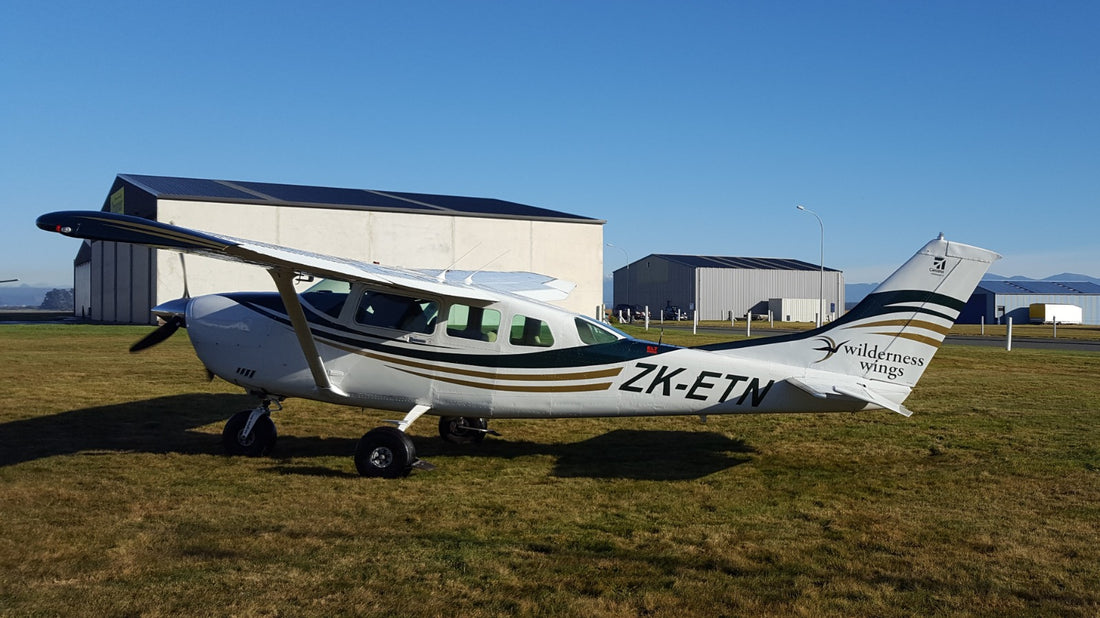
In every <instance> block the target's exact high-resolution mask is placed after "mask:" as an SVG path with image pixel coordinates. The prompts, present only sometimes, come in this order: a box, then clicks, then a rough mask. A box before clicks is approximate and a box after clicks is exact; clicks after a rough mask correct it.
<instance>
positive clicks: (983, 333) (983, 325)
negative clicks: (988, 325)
mask: <svg viewBox="0 0 1100 618" xmlns="http://www.w3.org/2000/svg"><path fill="white" fill-rule="evenodd" d="M982 337H985V316H984V315H983V316H982Z"/></svg>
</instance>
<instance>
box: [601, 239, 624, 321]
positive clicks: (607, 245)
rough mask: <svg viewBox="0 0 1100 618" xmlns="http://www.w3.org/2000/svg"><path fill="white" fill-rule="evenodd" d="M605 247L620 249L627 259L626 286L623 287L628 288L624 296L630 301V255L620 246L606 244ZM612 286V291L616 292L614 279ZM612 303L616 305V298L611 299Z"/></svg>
mask: <svg viewBox="0 0 1100 618" xmlns="http://www.w3.org/2000/svg"><path fill="white" fill-rule="evenodd" d="M604 246H605V247H611V248H612V249H618V250H619V251H622V252H623V257H625V258H626V285H625V286H623V287H625V288H626V290H625V291H624V293H623V295H624V296H626V299H627V300H628V301H629V298H630V254H628V253H627V252H626V249H623V248H622V247H620V246H619V245H613V244H611V243H609V242H605V243H604ZM611 274H612V275H614V274H615V273H614V271H612V273H611ZM611 285H612V290H614V285H615V284H614V278H612V284H611ZM611 303H612V304H613V305H614V304H615V298H614V296H612V298H611Z"/></svg>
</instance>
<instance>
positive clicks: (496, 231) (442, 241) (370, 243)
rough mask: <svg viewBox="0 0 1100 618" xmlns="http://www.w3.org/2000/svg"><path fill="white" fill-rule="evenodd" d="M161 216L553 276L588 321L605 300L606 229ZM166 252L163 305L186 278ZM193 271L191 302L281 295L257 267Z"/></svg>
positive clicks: (434, 262) (369, 257) (208, 208)
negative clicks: (217, 295)
mask: <svg viewBox="0 0 1100 618" xmlns="http://www.w3.org/2000/svg"><path fill="white" fill-rule="evenodd" d="M157 211H158V214H157V218H158V220H160V221H162V222H166V223H173V224H175V225H180V226H183V227H189V228H193V229H197V230H203V231H208V232H215V233H218V234H225V235H229V236H236V237H239V238H247V239H249V240H256V241H260V242H268V243H273V244H279V245H284V246H287V247H293V248H295V249H301V250H304V251H313V252H316V253H324V254H328V255H334V256H339V257H344V258H350V259H355V260H362V261H366V262H379V263H381V264H384V265H393V266H404V267H409V268H447V267H452V268H454V269H469V270H478V269H483V270H526V271H534V272H539V273H542V274H546V275H552V276H555V277H558V278H561V279H567V280H570V281H573V282H575V283H577V288H576V289H575V290H574V291H573V293H572V294H570V296H569V298H568V299H566V300H564V301H561V302H559V303H557V304H558V305H560V306H562V307H565V308H567V309H570V310H573V311H576V312H578V313H584V314H586V315H591V314H592V313H593V311H594V310H595V307H596V306H597V305H599V304H600V301H601V296H602V289H601V280H600V278H601V273H602V271H603V226H602V225H600V224H582V223H564V222H546V221H522V220H512V219H491V218H482V217H453V216H444V215H435V214H411V213H391V212H369V211H350V210H337V209H324V208H300V207H289V206H260V205H252V204H223V203H216V202H184V201H176V200H160V201H159V202H158V208H157ZM158 253H159V256H158V258H157V301H156V302H158V303H160V302H164V301H167V300H171V299H173V298H179V297H180V296H181V295H182V293H183V277H182V272H181V266H180V259H179V257H178V256H177V255H176V254H175V253H173V252H169V251H159V252H158ZM186 268H187V281H188V288H189V291H190V292H191V295H192V296H197V295H200V294H209V293H213V292H225V291H234V290H274V289H275V288H274V284H273V283H272V281H271V277H270V276H268V274H267V272H266V271H264V270H263V269H262V268H258V267H255V266H249V265H245V264H233V263H227V262H224V261H220V260H214V259H211V258H202V257H199V256H193V255H189V256H186ZM302 287H305V286H302Z"/></svg>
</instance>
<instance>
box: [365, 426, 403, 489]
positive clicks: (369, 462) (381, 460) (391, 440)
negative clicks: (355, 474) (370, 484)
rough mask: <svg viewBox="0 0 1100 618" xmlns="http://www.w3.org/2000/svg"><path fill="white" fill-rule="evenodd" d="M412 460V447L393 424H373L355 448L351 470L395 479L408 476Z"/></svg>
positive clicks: (366, 474)
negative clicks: (391, 425) (385, 425)
mask: <svg viewBox="0 0 1100 618" xmlns="http://www.w3.org/2000/svg"><path fill="white" fill-rule="evenodd" d="M415 461H416V447H414V446H413V443H412V439H411V438H409V436H407V435H405V432H403V431H401V430H400V429H398V428H396V427H376V428H374V429H372V430H370V431H368V432H367V433H365V434H363V437H362V438H360V439H359V444H358V446H356V447H355V469H356V470H358V471H359V474H360V475H362V476H371V477H381V478H387V479H396V478H401V477H403V476H408V475H409V472H411V471H412V465H413V462H415Z"/></svg>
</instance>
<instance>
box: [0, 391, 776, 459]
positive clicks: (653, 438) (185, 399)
mask: <svg viewBox="0 0 1100 618" xmlns="http://www.w3.org/2000/svg"><path fill="white" fill-rule="evenodd" d="M254 404H255V400H254V399H253V398H251V397H249V396H246V395H225V394H217V395H211V394H188V395H176V396H172V397H161V398H157V399H148V400H144V401H135V402H131V403H124V404H118V405H111V406H101V407H95V408H85V409H81V410H72V411H69V412H62V413H60V414H55V415H52V416H42V417H37V418H31V419H26V420H19V421H12V422H10V423H4V424H0V466H10V465H14V464H18V463H22V462H26V461H32V460H36V459H41V458H46V457H53V456H57V455H70V454H74V453H79V452H84V451H118V452H137V453H179V454H206V455H217V454H221V453H222V452H223V451H222V447H221V440H220V437H219V436H218V435H211V434H210V433H204V432H198V431H194V429H196V428H198V427H203V426H206V425H209V424H211V423H221V422H223V421H225V419H227V418H229V417H230V416H231V415H232V414H233V413H235V412H237V411H239V410H243V409H247V408H249V407H251V406H252V405H254ZM357 442H358V440H357V439H353V438H320V437H309V436H306V437H297V436H288V435H280V436H279V439H278V442H277V444H276V446H275V453H274V461H275V462H276V463H277V465H274V466H272V467H271V468H269V469H268V470H270V471H272V472H274V473H277V474H303V475H309V476H319V477H343V476H354V475H352V474H349V473H348V472H346V471H343V470H331V469H328V468H325V467H323V466H317V465H314V464H313V463H309V462H308V460H310V459H313V458H319V457H332V456H337V457H349V458H350V457H351V456H352V455H353V454H354V452H355V446H356V443H357ZM414 443H415V445H416V448H417V454H418V455H419V456H420V457H423V458H424V459H425V460H428V461H430V462H432V463H434V464H435V465H437V466H446V465H447V460H448V459H451V458H462V457H485V458H495V459H501V460H509V459H515V458H519V457H530V456H537V455H549V456H552V457H554V459H555V460H556V463H555V465H554V470H553V474H554V475H555V476H558V477H563V478H570V477H586V478H609V479H614V478H623V479H641V480H647V479H648V480H677V479H693V478H699V477H703V476H707V475H709V474H713V473H715V472H719V471H721V470H725V469H727V468H731V467H733V466H737V465H740V464H743V463H746V462H748V461H750V457H749V455H750V454H751V453H753V452H755V451H754V449H753V448H752V447H751V446H748V445H747V444H745V442H744V441H742V440H735V439H731V438H728V437H726V436H724V435H722V434H718V433H714V432H700V431H640V430H628V429H624V430H617V431H611V432H609V433H606V434H602V435H599V436H596V437H593V438H590V439H587V440H582V441H580V442H569V443H555V444H542V443H538V442H531V441H526V440H520V441H512V440H508V439H506V438H490V439H487V440H485V441H484V442H482V443H480V444H468V445H453V444H449V443H445V442H443V441H442V440H440V439H438V438H432V437H421V436H416V437H414Z"/></svg>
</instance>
